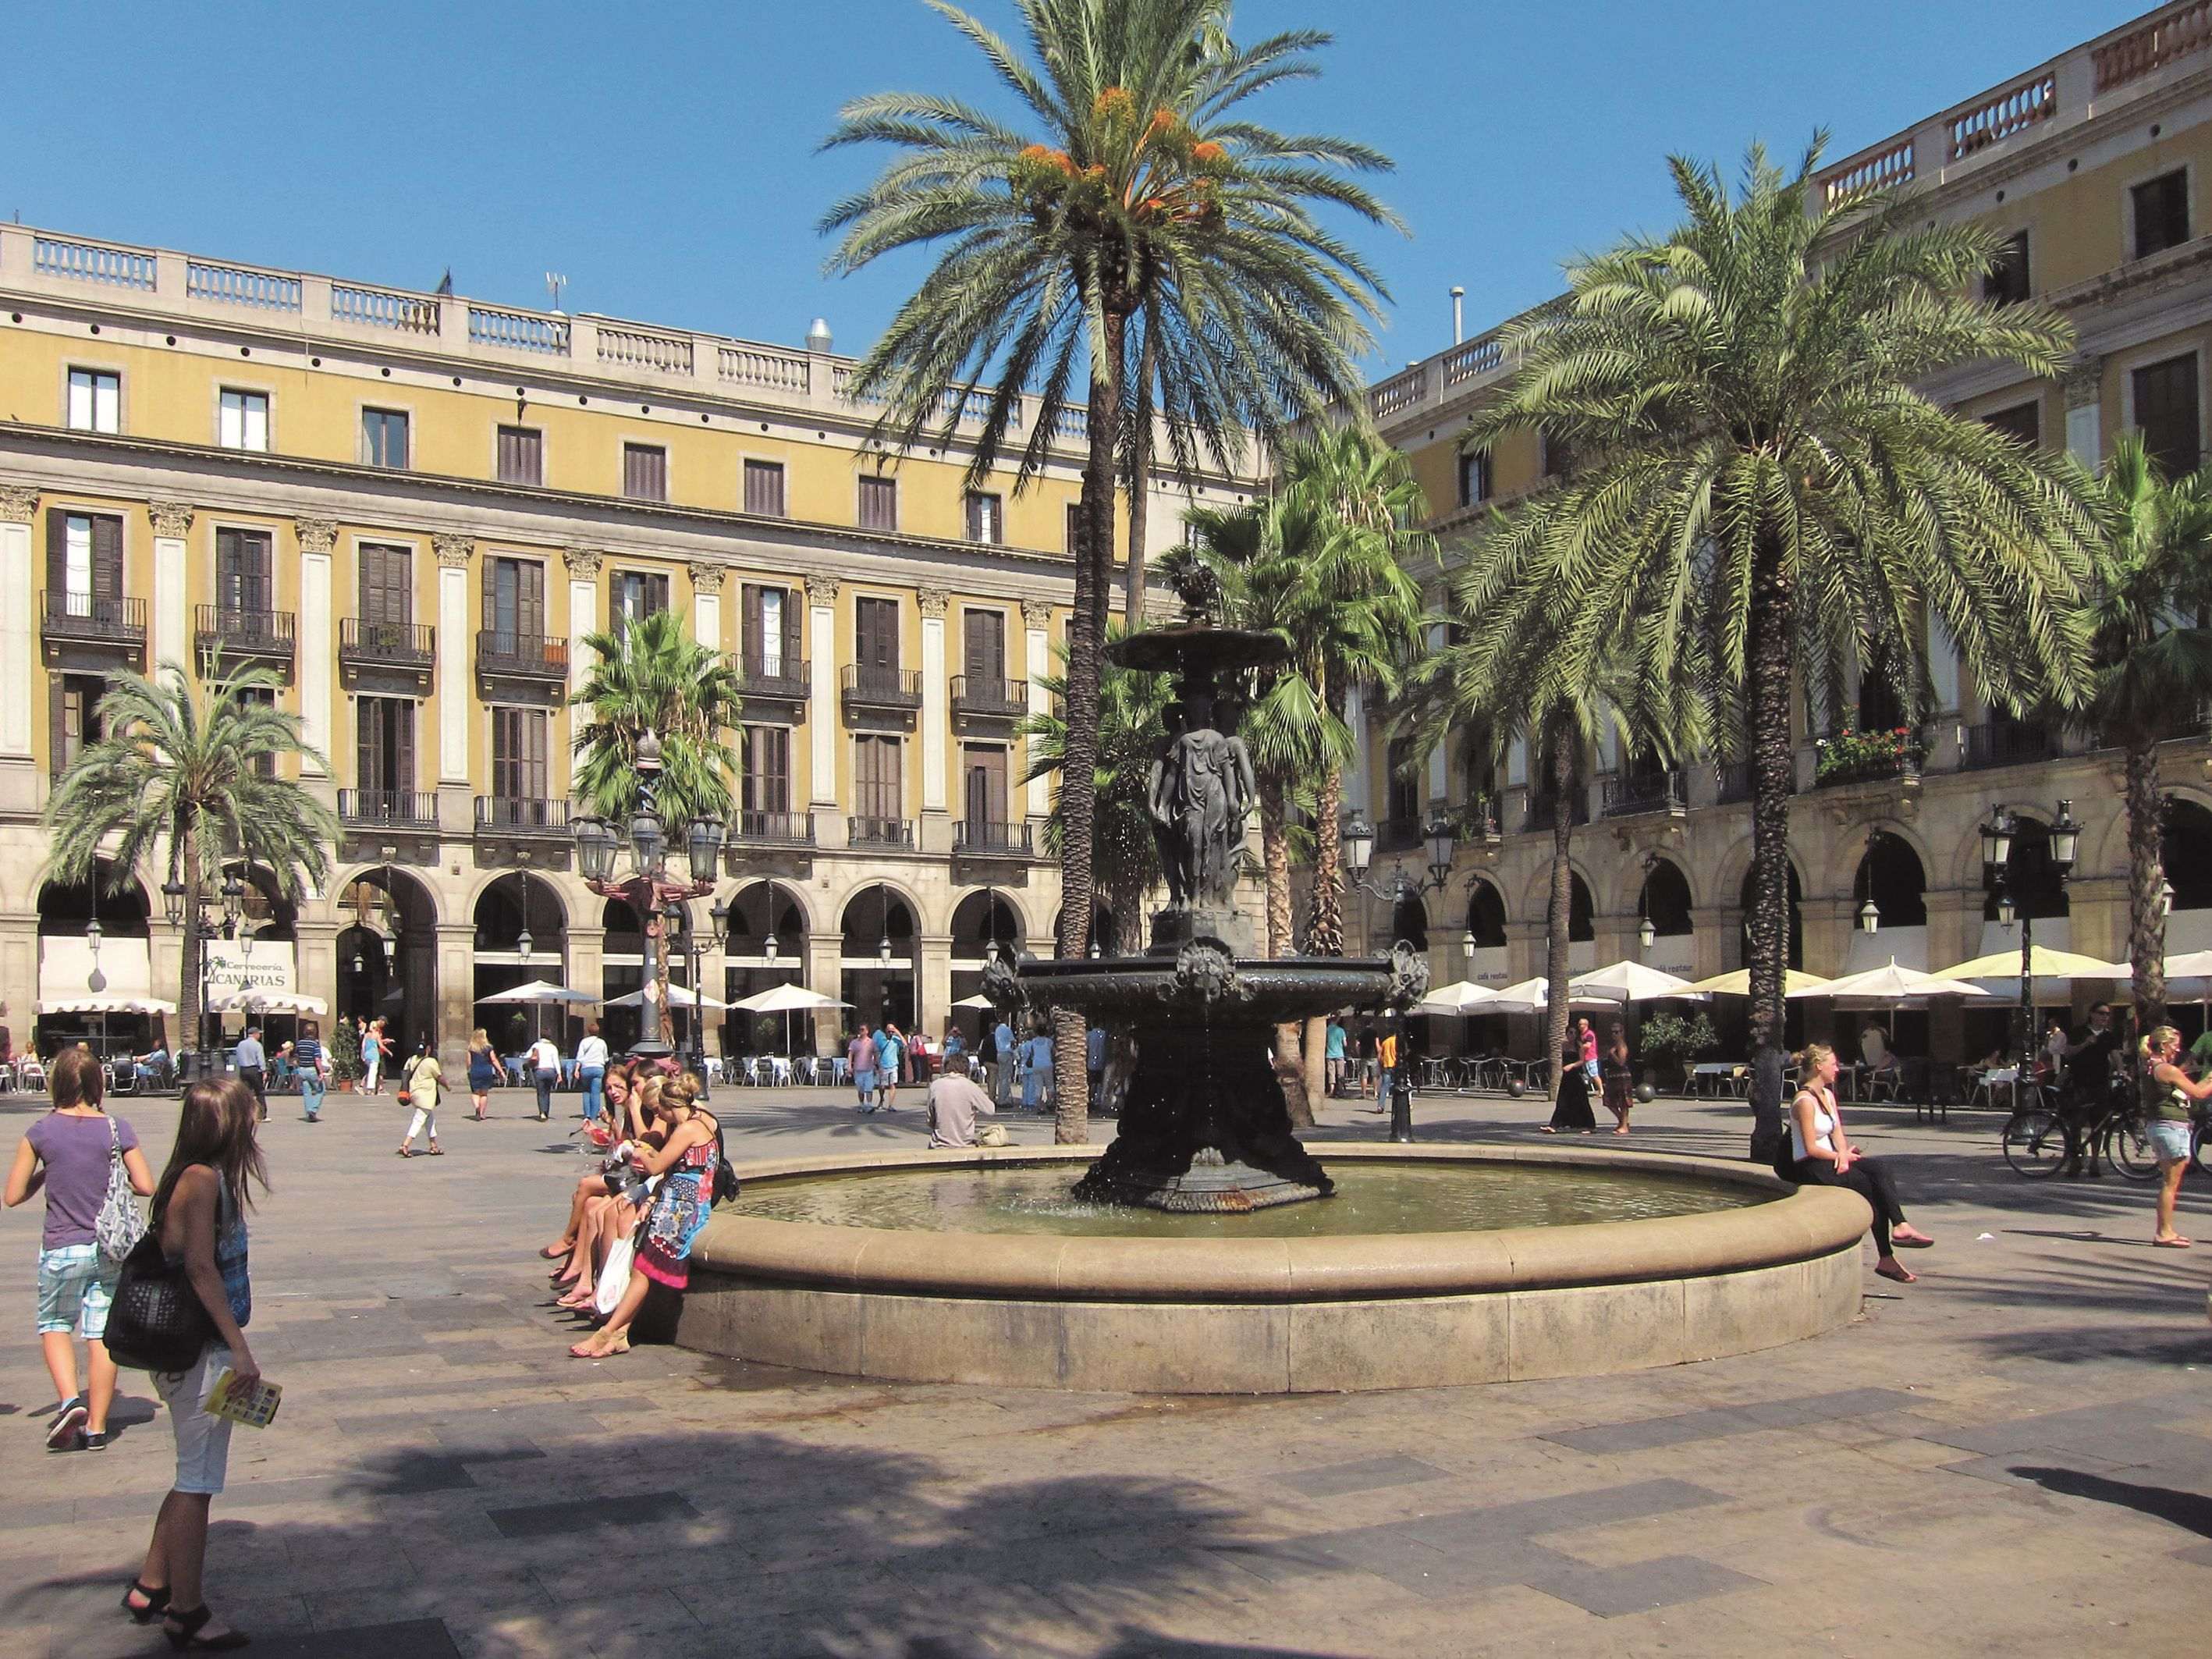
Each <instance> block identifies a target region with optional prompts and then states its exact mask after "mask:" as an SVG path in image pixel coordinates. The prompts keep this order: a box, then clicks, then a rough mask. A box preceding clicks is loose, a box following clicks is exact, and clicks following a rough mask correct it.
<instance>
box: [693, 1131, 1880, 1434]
mask: <svg viewBox="0 0 2212 1659" xmlns="http://www.w3.org/2000/svg"><path fill="white" fill-rule="evenodd" d="M1102 1151H1103V1148H1101V1147H1098V1146H1055V1147H1049V1148H1009V1149H1005V1150H998V1151H978V1152H882V1153H874V1154H862V1155H859V1156H851V1155H838V1156H829V1157H816V1158H777V1159H770V1160H764V1161H761V1162H757V1163H753V1164H746V1165H742V1166H740V1170H739V1173H740V1174H741V1176H743V1177H744V1181H745V1182H747V1183H748V1185H749V1186H750V1184H751V1183H754V1182H773V1181H775V1180H776V1179H778V1178H779V1177H787V1176H811V1175H823V1174H854V1173H859V1172H862V1171H867V1170H908V1169H914V1168H917V1167H927V1166H936V1167H975V1166H978V1165H992V1164H1066V1166H1067V1168H1068V1174H1069V1179H1070V1181H1071V1182H1073V1179H1074V1177H1075V1176H1077V1175H1078V1174H1079V1173H1080V1171H1081V1170H1082V1169H1083V1167H1085V1166H1086V1165H1087V1164H1089V1163H1090V1162H1091V1160H1092V1159H1094V1158H1097V1157H1098V1155H1099V1154H1100V1152H1102ZM1316 1151H1320V1152H1325V1154H1326V1157H1327V1158H1328V1161H1329V1162H1330V1163H1331V1164H1338V1165H1342V1164H1350V1163H1353V1162H1368V1161H1376V1162H1385V1163H1395V1164H1419V1165H1424V1166H1428V1167H1435V1166H1437V1165H1450V1164H1493V1165H1494V1164H1580V1165H1584V1166H1588V1167H1591V1168H1594V1169H1621V1170H1646V1171H1660V1172H1664V1173H1668V1174H1673V1175H1677V1176H1685V1175H1686V1176H1694V1177H1696V1178H1698V1179H1699V1180H1706V1181H1711V1182H1717V1183H1722V1184H1724V1185H1729V1186H1733V1187H1736V1188H1753V1189H1755V1190H1757V1191H1758V1192H1759V1194H1761V1195H1762V1197H1767V1198H1768V1201H1762V1202H1759V1203H1755V1204H1752V1205H1749V1206H1744V1207H1739V1208H1733V1209H1727V1210H1720V1211H1714V1212H1705V1213H1702V1214H1694V1215H1684V1216H1673V1217H1666V1218H1648V1219H1642V1220H1633V1221H1604V1222H1592V1223H1586V1224H1581V1225H1562V1226H1545V1227H1517V1228H1501V1229H1496V1230H1491V1231H1460V1232H1439V1233H1395V1234H1365V1235H1352V1236H1347V1237H1302V1238H1250V1239H1237V1238H1231V1239H1220V1238H1212V1239H1206V1238H1146V1237H1141V1236H1128V1237H1052V1236H1036V1235H1019V1234H1003V1233H998V1234H992V1233H958V1232H936V1231H890V1230H888V1229H883V1228H871V1227H848V1226H827V1225H817V1224H813V1223H805V1222H791V1221H780V1220H769V1219H767V1218H761V1217H749V1216H747V1215H746V1214H745V1212H744V1201H743V1200H739V1202H738V1204H737V1205H736V1206H732V1207H728V1208H726V1209H724V1210H722V1211H721V1212H719V1213H717V1214H716V1215H715V1217H714V1219H713V1220H712V1221H710V1222H709V1223H708V1226H707V1229H706V1231H705V1232H704V1233H703V1234H702V1235H701V1237H700V1238H699V1240H698V1243H696V1246H695V1247H694V1249H693V1252H692V1257H691V1267H692V1273H691V1287H690V1291H689V1293H688V1294H687V1296H686V1297H685V1298H684V1304H683V1308H682V1312H681V1315H680V1317H679V1321H678V1331H677V1340H678V1343H680V1344H681V1345H683V1346H686V1347H691V1348H696V1349H701V1350H703V1351H706V1352H714V1353H719V1354H722V1355H726V1356H727V1357H729V1358H738V1359H747V1360H753V1361H757V1362H759V1363H761V1364H773V1365H785V1366H791V1367H794V1368H797V1369H800V1370H816V1371H826V1372H831V1373H836V1374H839V1375H844V1376H868V1377H878V1378H882V1379H884V1380H887V1381H899V1382H921V1383H976V1384H981V1385H983V1386H986V1387H994V1388H1037V1389H1085V1390H1103V1391H1116V1392H1121V1391H1126V1392H1133V1393H1141V1394H1298V1393H1328V1392H1341V1391H1349V1390H1364V1389H1406V1388H1434V1387H1440V1386H1447V1385H1455V1384H1463V1383H1500V1382H1507V1381H1518V1380H1521V1379H1523V1378H1532V1377H1546V1376H1602V1375H1607V1374H1610V1373H1613V1372H1620V1371H1631V1370H1644V1369H1647V1368H1650V1367H1653V1366H1659V1365H1673V1364H1682V1363H1684V1362H1686V1361H1688V1360H1693V1359H1711V1358H1719V1357H1721V1356H1723V1355H1726V1354H1733V1353H1746V1352H1752V1351H1754V1350H1756V1349H1760V1348H1767V1347H1774V1346H1779V1345H1780V1344H1783V1343H1785V1342H1791V1341H1796V1340H1799V1339H1801V1338H1804V1337H1808V1336H1814V1335H1817V1334H1820V1333H1821V1332H1824V1331H1827V1330H1832V1329H1833V1328H1836V1327H1838V1326H1839V1325H1843V1324H1845V1323H1848V1322H1850V1320H1851V1319H1852V1318H1854V1317H1855V1316H1857V1313H1858V1310H1859V1303H1860V1293H1861V1285H1862V1279H1861V1272H1862V1270H1861V1267H1860V1261H1859V1247H1860V1241H1861V1240H1862V1239H1863V1237H1864V1236H1865V1233H1866V1231H1867V1227H1868V1224H1869V1220H1870V1218H1871V1217H1870V1214H1869V1211H1868V1208H1867V1206H1866V1204H1865V1201H1864V1200H1862V1199H1860V1198H1859V1197H1858V1196H1857V1194H1853V1193H1850V1192H1847V1191H1844V1190H1841V1189H1838V1188H1827V1187H1805V1188H1791V1187H1790V1186H1789V1185H1788V1184H1787V1183H1785V1182H1781V1181H1779V1180H1777V1179H1776V1178H1775V1177H1774V1176H1772V1175H1771V1174H1769V1173H1766V1172H1765V1171H1762V1170H1759V1169H1758V1168H1757V1167H1755V1166H1753V1165H1749V1164H1742V1163H1738V1162H1733V1161H1723V1160H1720V1159H1714V1158H1679V1157H1673V1156H1662V1155H1658V1154H1651V1153H1643V1152H1626V1151H1614V1150H1612V1149H1601V1148H1590V1149H1583V1148H1569V1147H1553V1146H1544V1147H1534V1146H1532V1147H1497V1146H1483V1147H1465V1146H1454V1147H1419V1148H1410V1149H1409V1148H1407V1147H1402V1146H1383V1145H1373V1144H1349V1143H1328V1144H1326V1145H1325V1146H1322V1147H1317V1148H1316ZM1769 1195H1771V1196H1769ZM1321 1201H1322V1202H1326V1201H1327V1200H1321ZM1132 1225H1133V1228H1138V1229H1140V1227H1141V1223H1140V1222H1137V1221H1134V1220H1133V1223H1132Z"/></svg>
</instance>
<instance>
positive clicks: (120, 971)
mask: <svg viewBox="0 0 2212 1659" xmlns="http://www.w3.org/2000/svg"><path fill="white" fill-rule="evenodd" d="M118 873H120V874H121V881H120V884H117V885H111V884H112V883H116V881H117V878H118ZM36 902H37V906H38V915H39V927H38V933H39V1000H40V1003H49V1002H58V1001H65V1000H71V999H74V998H77V997H82V996H87V995H91V994H97V993H102V992H105V993H106V994H111V995H134V996H145V995H149V994H155V988H154V984H153V957H152V950H151V940H150V937H149V936H150V933H151V921H152V912H151V908H150V907H149V904H148V902H147V898H146V889H145V887H144V886H143V884H141V883H140V882H139V880H138V878H137V877H136V876H135V875H131V874H129V873H127V872H118V870H117V868H116V866H114V865H113V864H112V863H111V862H110V861H109V860H106V859H101V860H99V861H98V862H97V863H96V864H95V865H94V867H93V872H92V878H91V879H90V880H89V881H83V882H59V881H54V880H52V879H49V880H46V881H43V882H41V883H40V885H39V890H38V896H37V901H36ZM95 920H96V921H98V922H99V924H100V928H99V932H98V933H97V934H94V933H92V932H91V931H90V928H91V924H92V923H93V922H94V921H95ZM216 920H217V921H220V920H221V916H220V914H219V913H218V915H217V916H216ZM95 939H97V941H98V946H97V948H96V949H95V948H94V940H95ZM35 1021H36V1023H35V1024H34V1025H33V1030H32V1031H31V1033H30V1034H29V1036H27V1039H26V1042H25V1047H26V1048H27V1049H32V1050H33V1051H34V1052H36V1053H39V1054H52V1052H53V1051H54V1049H56V1048H60V1047H62V1046H64V1044H68V1043H72V1042H89V1043H91V1044H92V1045H93V1047H94V1049H95V1050H96V1051H97V1052H100V1053H101V1054H107V1053H119V1052H121V1051H123V1050H124V1049H125V1048H130V1049H132V1050H134V1051H138V1052H143V1050H144V1049H146V1048H150V1047H152V1044H151V1042H149V1041H148V1040H147V1039H148V1036H149V1031H151V1030H155V1029H156V1028H158V1024H159V1022H158V1021H156V1020H155V1019H153V1018H149V1017H148V1016H145V1015H140V1014H125V1015H117V1014H96V1015H88V1014H59V1013H39V1014H37V1015H35Z"/></svg>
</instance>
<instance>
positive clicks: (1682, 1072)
mask: <svg viewBox="0 0 2212 1659" xmlns="http://www.w3.org/2000/svg"><path fill="white" fill-rule="evenodd" d="M1642 1037H1643V1042H1644V1079H1645V1081H1647V1082H1649V1081H1650V1079H1651V1074H1652V1073H1653V1071H1655V1070H1656V1069H1658V1068H1660V1067H1662V1066H1665V1067H1670V1068H1672V1070H1673V1072H1674V1086H1675V1088H1676V1089H1677V1090H1680V1089H1683V1088H1686V1087H1687V1086H1688V1083H1689V1071H1690V1066H1692V1064H1693V1063H1694V1062H1695V1061H1696V1060H1699V1058H1701V1057H1702V1056H1704V1055H1706V1054H1711V1053H1712V1052H1713V1051H1714V1050H1715V1049H1717V1048H1719V1047H1720V1046H1721V1039H1720V1033H1718V1032H1717V1031H1716V1030H1713V1022H1712V1020H1711V1018H1710V1017H1709V1016H1707V1015H1705V1014H1703V1013H1696V1014H1689V1015H1683V1014H1654V1015H1652V1016H1651V1018H1649V1019H1647V1020H1645V1021H1644V1030H1643V1032H1642Z"/></svg>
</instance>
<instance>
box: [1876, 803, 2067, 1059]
mask: <svg viewBox="0 0 2212 1659" xmlns="http://www.w3.org/2000/svg"><path fill="white" fill-rule="evenodd" d="M2019 845H2020V820H2019V818H2018V817H2016V816H2015V814H2014V813H2013V812H2012V811H2010V810H2009V809H2008V808H2007V807H2005V806H2004V805H2002V804H2000V805H1996V806H1994V807H1992V808H1991V809H1990V820H1989V822H1988V823H1984V825H1983V826H1982V872H1983V878H1984V882H1985V884H1987V885H1988V887H1989V888H1990V891H1992V892H1994V893H1995V894H1996V900H1997V924H1998V926H2000V927H2011V926H2012V924H2013V920H2014V918H2015V916H2017V917H2018V918H2019V921H2020V1048H2019V1054H2020V1071H2019V1073H2018V1075H2017V1081H2015V1083H2014V1085H2013V1097H2014V1099H2015V1101H2019V1100H2021V1099H2024V1098H2026V1096H2025V1094H2024V1092H2023V1091H2025V1090H2026V1089H2027V1087H2028V1086H2029V1085H2030V1084H2031V1083H2032V1082H2033V1080H2034V1077H2035V974H2034V961H2033V957H2034V954H2035V918H2034V917H2033V916H2032V915H2029V914H2028V911H2027V907H2026V906H2025V905H2023V904H2022V903H2021V902H2019V900H2018V899H2017V898H2016V897H2015V872H2014V869H2013V854H2014V853H2015V851H2016V850H2017V849H2018V848H2019ZM2080 849H2081V825H2080V824H2079V823H2075V820H2074V803H2073V802H2072V801H2070V800H2062V801H2060V802H2059V803H2058V816H2057V817H2056V818H2054V819H2053V820H2051V836H2050V858H2051V873H2052V874H2053V875H2055V876H2056V877H2057V878H2058V880H2059V881H2060V882H2061V883H2062V884H2063V883H2064V882H2065V881H2066V880H2067V878H2069V877H2070V876H2071V875H2072V874H2073V873H2074V860H2075V855H2076V854H2078V853H2079V851H2080ZM1869 903H1871V901H1869Z"/></svg>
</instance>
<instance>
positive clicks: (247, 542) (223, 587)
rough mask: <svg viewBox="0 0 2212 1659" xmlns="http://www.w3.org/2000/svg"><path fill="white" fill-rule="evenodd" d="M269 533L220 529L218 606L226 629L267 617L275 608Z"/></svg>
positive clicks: (218, 542) (217, 565)
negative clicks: (227, 626)
mask: <svg viewBox="0 0 2212 1659" xmlns="http://www.w3.org/2000/svg"><path fill="white" fill-rule="evenodd" d="M272 563H273V561H272V559H271V557H270V542H269V532H266V531H264V530H232V529H229V528H227V527H222V528H218V529H217V530H216V532H215V603H216V609H217V610H218V611H221V612H222V617H223V621H224V623H226V625H230V626H234V625H236V623H239V622H240V621H245V622H247V623H252V622H255V621H258V620H260V619H262V618H264V617H267V616H268V615H269V614H270V611H271V610H272V609H274V607H275V605H276V575H275V572H274V570H273V569H272V568H271V566H272Z"/></svg>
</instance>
